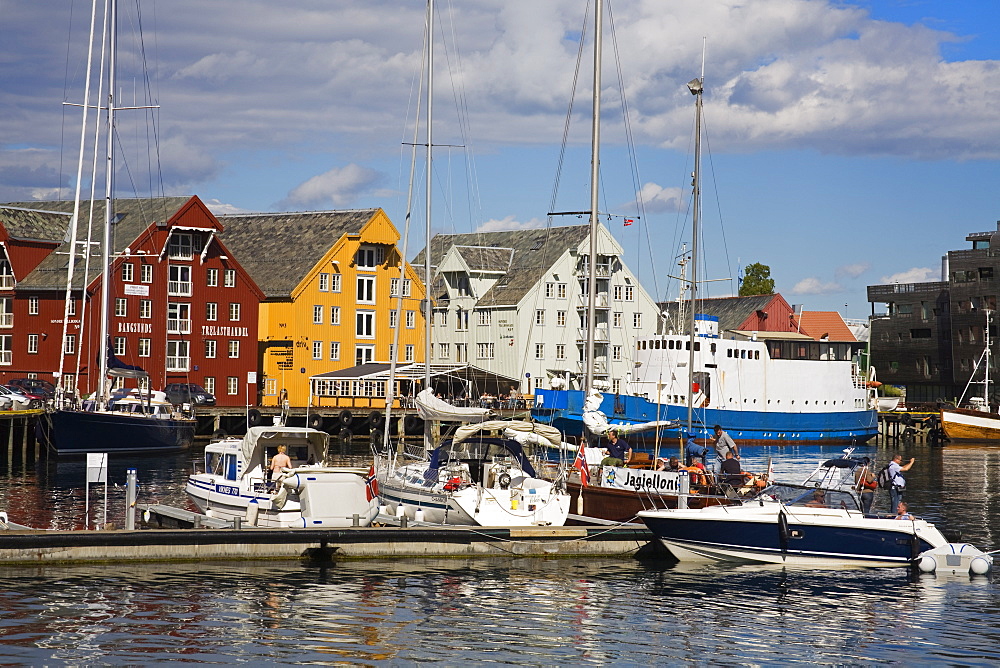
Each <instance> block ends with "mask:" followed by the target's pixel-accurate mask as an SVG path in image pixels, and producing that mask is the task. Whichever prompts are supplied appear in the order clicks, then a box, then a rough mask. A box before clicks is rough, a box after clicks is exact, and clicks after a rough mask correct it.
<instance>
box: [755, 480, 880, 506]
mask: <svg viewBox="0 0 1000 668" xmlns="http://www.w3.org/2000/svg"><path fill="white" fill-rule="evenodd" d="M756 498H757V499H761V500H768V499H770V500H771V501H777V502H778V503H781V504H782V505H785V506H798V507H806V508H838V509H842V510H861V504H860V503H859V501H858V497H857V494H855V493H854V492H852V491H850V490H845V489H828V488H822V487H807V486H804V485H781V484H778V485H770V486H768V487H765V488H764V489H763V490H761V493H760V494H759V495H758V496H757V497H756Z"/></svg>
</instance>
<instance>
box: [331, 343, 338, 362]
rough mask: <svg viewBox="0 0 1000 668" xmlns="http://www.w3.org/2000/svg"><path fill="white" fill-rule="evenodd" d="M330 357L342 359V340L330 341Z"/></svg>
mask: <svg viewBox="0 0 1000 668" xmlns="http://www.w3.org/2000/svg"><path fill="white" fill-rule="evenodd" d="M330 359H332V360H339V359H340V341H330Z"/></svg>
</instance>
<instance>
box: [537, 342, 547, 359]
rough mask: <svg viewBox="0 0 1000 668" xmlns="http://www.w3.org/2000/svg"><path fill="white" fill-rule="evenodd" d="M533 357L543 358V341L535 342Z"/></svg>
mask: <svg viewBox="0 0 1000 668" xmlns="http://www.w3.org/2000/svg"><path fill="white" fill-rule="evenodd" d="M535 359H536V360H541V359H545V344H544V343H536V344H535Z"/></svg>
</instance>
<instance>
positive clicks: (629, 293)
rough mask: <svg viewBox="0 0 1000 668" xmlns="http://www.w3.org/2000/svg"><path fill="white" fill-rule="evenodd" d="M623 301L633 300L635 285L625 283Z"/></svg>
mask: <svg viewBox="0 0 1000 668" xmlns="http://www.w3.org/2000/svg"><path fill="white" fill-rule="evenodd" d="M625 301H627V302H632V301H635V286H634V285H626V286H625Z"/></svg>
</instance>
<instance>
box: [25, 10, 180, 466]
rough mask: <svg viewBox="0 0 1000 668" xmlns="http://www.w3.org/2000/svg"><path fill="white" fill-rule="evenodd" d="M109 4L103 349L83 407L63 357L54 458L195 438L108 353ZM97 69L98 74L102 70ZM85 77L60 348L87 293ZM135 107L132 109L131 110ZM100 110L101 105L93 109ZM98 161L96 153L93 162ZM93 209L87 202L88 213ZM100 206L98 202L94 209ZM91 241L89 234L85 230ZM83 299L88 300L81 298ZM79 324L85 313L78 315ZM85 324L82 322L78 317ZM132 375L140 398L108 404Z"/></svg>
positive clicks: (47, 421) (153, 447)
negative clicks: (94, 386) (82, 226)
mask: <svg viewBox="0 0 1000 668" xmlns="http://www.w3.org/2000/svg"><path fill="white" fill-rule="evenodd" d="M104 4H105V7H106V12H105V17H104V19H105V23H104V26H103V35H102V38H101V42H100V45H101V54H102V58H101V60H102V61H103V56H104V55H106V56H107V59H108V67H107V73H108V76H107V80H106V81H105V80H104V79H103V77H102V78H100V87H99V93H98V98H99V99H100V98H101V97H102V95H101V92H100V91H101V90H106V92H105V94H104V95H103V97H105V103H104V104H105V106H104V111H105V113H106V123H105V133H106V134H105V138H104V143H105V147H106V157H105V173H104V185H105V194H104V203H103V209H104V226H103V235H102V240H101V248H102V256H101V262H102V271H101V292H100V300H101V301H100V311H99V314H98V315H99V318H100V320H99V323H100V338H99V341H101V346H100V347H101V354H100V355H99V356H98V358H99V360H98V364H99V375H98V378H99V385H98V390H97V392H96V393H95V397H94V400H93V402H92V403H87V404H85V405H83V406H81V405H80V404H79V402H78V401H77V400H76V392H73V393H72V396H71V397H67V394H66V393H67V389H68V388H66V387H65V386H64V384H63V382H62V378H61V377H62V375H63V372H64V369H63V365H64V363H65V355H63V357H62V358H61V360H60V369H59V376H60V383H59V387H58V394H57V399H56V404H57V407H56V409H55V410H53V411H52V412H50V413H48V414H46V415H45V416H43V418H42V419H41V420H40V422H39V428H38V433H39V435H40V437H41V440H42V441H43V442H45V443H46V445H47V446H48V448H49V449H50V450H51V451H52V452H54V453H55V454H57V455H60V456H64V455H82V454H85V453H87V452H95V451H102V452H117V453H130V454H146V453H160V452H169V451H177V450H182V449H185V448H187V447H189V446H190V445H191V442H192V441H193V440H194V431H195V421H194V419H193V418H191V417H187V416H183V415H178V414H177V413H175V412H174V411H171V410H165V409H164V405H163V403H162V402H157V401H155V394H154V393H153V392H150V391H149V388H148V381H149V377H148V375H147V374H146V372H145V371H143V370H142V369H139V368H137V367H129V366H128V365H125V364H122V363H121V362H119V361H118V360H117V358H115V357H114V356H113V355H112V354H111V350H110V348H109V341H110V334H109V320H110V308H111V307H110V301H111V299H110V283H111V280H112V276H111V253H112V248H111V226H112V224H113V222H114V220H115V210H114V205H115V202H114V164H115V160H114V157H115V151H114V140H113V138H114V131H115V111H116V109H118V107H116V101H115V90H116V73H117V70H116V58H115V56H116V54H115V47H116V44H117V38H116V34H115V28H116V25H117V20H118V19H117V1H116V0H110V2H107V3H104ZM97 8H98V2H97V0H94V2H93V6H92V14H91V17H92V18H91V31H90V50H89V52H88V53H89V55H88V72H89V71H90V69H91V67H90V66H91V63H92V56H93V46H94V41H95V34H96V26H97ZM98 71H103V68H100V69H99V70H98ZM90 79H91V77H90V76H89V75H88V77H87V84H86V90H85V93H84V103H83V105H82V106H83V120H82V124H81V131H80V157H79V162H78V167H77V179H76V183H77V185H76V194H75V197H74V203H73V216H72V218H71V223H70V232H69V248H70V250H69V263H68V266H67V277H66V308H65V315H64V317H63V347H62V350H63V351H65V350H66V343H65V341H66V338H67V335H68V327H69V323H70V315H71V309H70V306H71V303H72V294H73V290H74V288H75V283H74V281H75V280H76V279H79V288H78V289H80V291H81V293H83V294H84V295H85V294H86V290H87V284H88V281H89V279H90V276H89V274H88V272H87V271H86V269H85V270H84V272H83V276H82V278H80V277H79V276H77V272H76V257H77V254H78V250H77V246H78V245H81V244H82V247H83V253H84V255H85V256H89V253H90V243H89V241H87V242H80V241H79V240H78V238H77V234H78V228H79V225H78V222H79V217H80V208H81V186H82V182H83V165H84V157H85V155H84V154H85V147H86V136H87V132H88V126H87V119H88V112H89V110H90V101H89V98H90ZM132 108H136V107H132ZM98 111H100V106H99V107H98ZM95 127H96V130H95V137H97V136H99V134H100V133H99V130H100V122H99V119H98V123H97V125H96V126H95ZM99 143H100V142H99V141H95V142H94V150H95V152H96V151H97V150H98V145H99ZM94 164H95V166H96V164H97V160H96V156H95V159H94ZM94 171H95V174H94V176H95V177H96V169H95V170H94ZM94 208H95V207H93V206H92V207H91V209H92V210H93V209H94ZM98 208H99V207H98ZM88 239H89V235H88ZM81 302H83V303H84V304H85V302H86V300H85V299H82V300H81ZM81 321H82V318H81ZM81 327H82V322H81ZM78 376H79V374H74V375H73V378H74V379H76V378H78ZM126 378H130V379H136V380H137V381H139V382H140V383H143V382H144V383H145V387H144V388H143V390H142V391H141V392H140V393H139V394H138V395H137V396H138V398H139V401H136V402H120V403H118V404H117V405H115V404H113V403H112V402H110V400H109V399H110V396H109V390H110V385H111V381H112V380H114V379H122V380H124V379H126Z"/></svg>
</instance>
